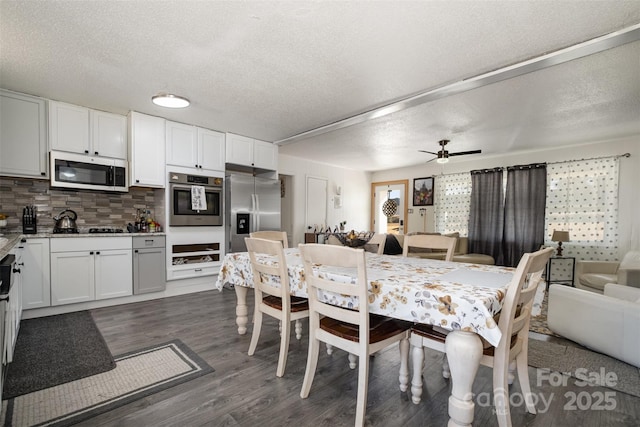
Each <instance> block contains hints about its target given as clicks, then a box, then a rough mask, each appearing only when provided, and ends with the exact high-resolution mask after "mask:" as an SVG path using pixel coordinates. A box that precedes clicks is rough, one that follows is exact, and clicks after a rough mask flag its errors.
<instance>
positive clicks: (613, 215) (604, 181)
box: [436, 157, 619, 261]
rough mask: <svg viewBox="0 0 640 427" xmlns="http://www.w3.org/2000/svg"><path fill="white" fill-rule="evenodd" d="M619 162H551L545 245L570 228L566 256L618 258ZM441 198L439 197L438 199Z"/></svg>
mask: <svg viewBox="0 0 640 427" xmlns="http://www.w3.org/2000/svg"><path fill="white" fill-rule="evenodd" d="M618 163H619V159H618V158H616V157H608V158H601V159H592V160H577V161H572V162H563V163H555V164H554V163H550V164H548V165H547V202H546V227H545V245H549V246H556V243H555V242H552V241H551V235H552V234H553V230H554V229H555V230H564V231H568V232H569V237H570V239H571V241H570V242H565V243H563V244H562V247H563V248H564V254H563V255H565V256H570V257H575V258H576V259H583V260H596V261H613V260H617V258H618ZM436 200H437V199H436Z"/></svg>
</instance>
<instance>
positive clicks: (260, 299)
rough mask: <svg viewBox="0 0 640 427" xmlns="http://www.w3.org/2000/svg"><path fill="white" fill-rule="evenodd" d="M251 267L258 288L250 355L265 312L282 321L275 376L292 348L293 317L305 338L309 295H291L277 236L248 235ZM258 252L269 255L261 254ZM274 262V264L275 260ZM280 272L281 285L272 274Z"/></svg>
mask: <svg viewBox="0 0 640 427" xmlns="http://www.w3.org/2000/svg"><path fill="white" fill-rule="evenodd" d="M244 241H245V243H246V244H247V250H248V251H249V259H250V260H251V270H252V272H253V289H254V292H255V308H254V314H253V332H252V334H251V344H249V356H253V353H254V352H255V351H256V347H257V345H258V339H259V338H260V330H261V329H262V314H263V313H264V314H267V315H269V316H271V317H274V318H276V319H278V320H279V321H280V355H279V357H278V368H277V370H276V376H278V377H281V376H283V375H284V369H285V366H286V364H287V353H288V351H289V336H290V335H291V332H290V330H291V329H290V328H291V321H295V322H296V326H295V333H296V338H297V339H300V338H302V325H301V323H300V319H303V318H305V317H309V303H308V300H307V299H306V298H299V297H296V296H292V295H290V293H289V274H288V271H287V261H286V259H285V256H284V248H283V246H282V243H281V242H280V241H277V240H266V239H257V238H245V239H244ZM257 254H264V255H268V256H269V257H270V258H268V260H267V259H265V258H264V257H262V258H260V257H258V255H257ZM274 262H275V264H274ZM273 276H278V277H279V279H280V287H276V286H273V285H272V283H271V282H270V280H269V279H270V278H272V277H273Z"/></svg>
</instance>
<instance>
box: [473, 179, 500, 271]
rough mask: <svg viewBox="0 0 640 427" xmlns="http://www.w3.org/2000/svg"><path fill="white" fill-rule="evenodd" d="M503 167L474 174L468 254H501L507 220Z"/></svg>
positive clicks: (496, 257)
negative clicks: (505, 219) (505, 214)
mask: <svg viewBox="0 0 640 427" xmlns="http://www.w3.org/2000/svg"><path fill="white" fill-rule="evenodd" d="M503 203H504V193H503V190H502V168H496V169H485V170H476V171H471V205H470V214H469V253H478V254H486V255H491V256H492V257H493V258H494V259H495V260H498V258H499V255H500V253H501V251H502V230H503V228H504V227H503V224H504V223H503V218H504V205H503Z"/></svg>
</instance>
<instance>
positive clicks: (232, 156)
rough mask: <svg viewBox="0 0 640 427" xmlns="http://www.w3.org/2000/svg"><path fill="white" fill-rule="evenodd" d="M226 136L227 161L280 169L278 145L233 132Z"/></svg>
mask: <svg viewBox="0 0 640 427" xmlns="http://www.w3.org/2000/svg"><path fill="white" fill-rule="evenodd" d="M226 136H227V138H226V162H227V163H232V164H235V165H242V166H251V167H254V168H259V169H265V170H277V169H278V147H277V146H276V145H275V144H272V143H270V142H266V141H260V140H259V139H253V138H248V137H246V136H242V135H236V134H232V133H227V135H226Z"/></svg>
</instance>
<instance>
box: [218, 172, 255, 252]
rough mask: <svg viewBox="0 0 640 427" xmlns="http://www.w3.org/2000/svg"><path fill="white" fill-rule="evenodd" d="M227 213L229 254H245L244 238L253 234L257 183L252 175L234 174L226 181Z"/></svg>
mask: <svg viewBox="0 0 640 427" xmlns="http://www.w3.org/2000/svg"><path fill="white" fill-rule="evenodd" d="M226 182H227V183H226V191H225V194H226V202H227V203H226V204H227V206H226V208H225V209H226V212H227V219H228V221H227V227H228V228H227V231H228V234H229V236H228V239H227V241H228V242H229V252H245V251H246V250H247V247H246V246H245V244H244V238H245V237H249V233H251V231H252V230H251V223H252V222H253V216H252V214H253V208H254V197H253V194H254V190H255V182H254V178H253V176H251V175H241V174H234V175H229V176H228V177H227V179H226Z"/></svg>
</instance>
